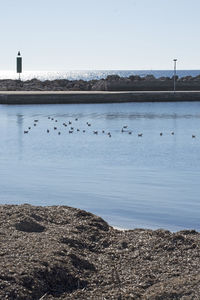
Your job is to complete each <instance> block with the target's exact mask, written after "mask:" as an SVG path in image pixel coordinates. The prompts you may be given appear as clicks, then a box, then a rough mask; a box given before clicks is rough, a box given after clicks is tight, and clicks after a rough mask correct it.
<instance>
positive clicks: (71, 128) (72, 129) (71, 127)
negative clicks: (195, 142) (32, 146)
mask: <svg viewBox="0 0 200 300" xmlns="http://www.w3.org/2000/svg"><path fill="white" fill-rule="evenodd" d="M48 119H49V120H51V121H53V122H55V123H57V122H58V120H57V119H55V118H53V117H48ZM78 120H79V119H78V118H75V122H77V121H78ZM38 122H39V120H38V119H35V120H34V122H33V126H34V127H35V126H37V123H38ZM62 125H63V126H64V127H67V128H68V132H69V134H72V133H74V132H75V131H77V132H80V131H82V132H83V133H85V132H86V130H85V129H83V130H81V129H80V128H75V126H74V125H73V122H72V120H70V121H67V122H64V123H62ZM86 125H87V126H88V127H91V125H92V124H91V123H89V122H86ZM30 130H31V126H29V127H28V129H27V130H24V134H27V133H29V131H30ZM53 130H54V131H57V132H58V135H61V131H59V130H58V127H57V126H55V125H54V126H53ZM46 132H47V133H50V129H46ZM100 132H101V133H103V134H107V135H108V137H110V138H111V137H112V135H111V133H110V132H109V131H108V132H106V131H105V130H101V131H98V130H93V134H95V135H97V134H99V133H100ZM124 132H125V133H128V134H132V130H129V129H128V126H127V125H124V126H123V127H122V128H121V133H124ZM137 135H138V137H142V136H143V133H138V134H137ZM162 135H163V132H160V136H162ZM171 135H174V131H171ZM192 138H196V135H194V134H192Z"/></svg>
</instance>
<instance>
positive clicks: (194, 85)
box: [0, 75, 200, 91]
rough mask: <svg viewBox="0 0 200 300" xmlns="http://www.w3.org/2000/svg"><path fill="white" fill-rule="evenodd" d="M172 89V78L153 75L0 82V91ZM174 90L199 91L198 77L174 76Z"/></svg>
mask: <svg viewBox="0 0 200 300" xmlns="http://www.w3.org/2000/svg"><path fill="white" fill-rule="evenodd" d="M173 88H174V78H173V77H171V78H170V77H160V78H155V77H154V76H153V75H147V76H145V77H140V76H133V75H132V76H129V77H120V76H118V75H109V76H107V78H105V79H99V80H90V81H84V80H67V79H57V80H45V81H40V80H38V79H32V80H27V81H20V80H11V79H4V80H0V91H170V90H173ZM176 89H177V90H180V91H183V90H184V91H187V90H189V91H191V90H200V75H199V76H196V77H192V76H186V77H181V78H178V76H176Z"/></svg>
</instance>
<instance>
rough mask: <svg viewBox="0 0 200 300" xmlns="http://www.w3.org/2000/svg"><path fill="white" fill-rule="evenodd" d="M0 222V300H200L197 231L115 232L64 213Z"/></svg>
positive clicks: (44, 211)
mask: <svg viewBox="0 0 200 300" xmlns="http://www.w3.org/2000/svg"><path fill="white" fill-rule="evenodd" d="M0 216H1V217H0V224H1V226H0V239H1V247H0V257H1V260H0V299H18V300H33V299H34V300H36V299H37V300H50V299H57V300H61V299H81V300H82V299H85V300H86V299H87V300H88V299H94V300H97V299H118V300H119V299H137V300H139V299H140V300H141V299H144V300H147V299H148V300H161V299H181V300H189V299H191V300H192V299H193V300H194V299H200V234H199V233H198V232H196V231H195V230H184V231H180V232H177V233H171V232H169V231H166V230H155V231H153V230H145V229H135V230H128V231H119V230H116V229H114V228H112V227H110V226H109V225H108V224H107V223H106V222H105V221H104V220H103V219H101V218H100V217H97V216H95V215H93V214H91V213H88V212H85V211H83V210H79V209H75V208H71V207H67V206H52V207H39V206H38V207H36V206H31V205H28V204H24V205H20V206H17V205H1V206H0Z"/></svg>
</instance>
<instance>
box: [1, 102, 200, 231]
mask: <svg viewBox="0 0 200 300" xmlns="http://www.w3.org/2000/svg"><path fill="white" fill-rule="evenodd" d="M49 116H50V117H52V118H54V120H51V119H48V117H49ZM75 118H78V121H75ZM35 119H37V120H39V121H38V122H37V126H33V124H34V120H35ZM55 119H57V122H55ZM68 121H72V124H71V125H69V124H68ZM64 122H66V123H67V124H68V126H67V127H64V126H63V123H64ZM87 122H89V123H91V126H88V125H87V124H86V123H87ZM125 125H126V126H128V128H127V129H125V130H127V131H129V130H130V131H132V134H128V132H124V133H121V128H122V127H123V126H125ZM29 126H30V127H31V130H29V133H28V134H24V130H27V129H28V127H29ZM54 127H57V130H54ZM70 127H74V132H73V133H72V134H69V128H70ZM47 129H49V130H50V132H49V133H47ZM77 129H80V131H77ZM83 130H85V133H84V132H83ZM94 130H98V135H95V134H94V133H93V131H94ZM102 130H104V131H105V133H102ZM58 131H60V132H61V134H60V135H58ZM172 131H174V135H172V134H171V132H172ZM107 132H110V133H111V137H109V136H108V135H107ZM160 132H162V133H163V135H162V136H160ZM138 133H143V136H142V137H138ZM193 134H195V135H196V138H192V135H193ZM0 166H1V168H0V202H1V203H2V204H4V203H8V204H11V203H12V204H20V203H30V204H34V205H69V206H74V207H78V208H82V209H85V210H88V211H90V212H93V213H95V214H98V215H100V216H101V217H103V218H104V219H105V220H107V221H108V222H109V223H110V224H111V225H113V226H117V227H122V228H134V227H146V228H166V229H170V230H174V231H176V230H180V229H183V228H188V229H189V228H194V229H196V230H200V222H199V212H200V199H199V194H200V193H199V192H200V176H199V175H200V103H198V102H196V103H195V102H192V103H189V102H184V103H127V104H94V105H91V104H83V105H82V104H79V105H36V106H32V105H30V106H0Z"/></svg>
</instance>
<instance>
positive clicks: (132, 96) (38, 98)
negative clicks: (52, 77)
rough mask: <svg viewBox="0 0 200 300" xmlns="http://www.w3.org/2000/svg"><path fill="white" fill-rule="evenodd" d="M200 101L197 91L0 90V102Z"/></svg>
mask: <svg viewBox="0 0 200 300" xmlns="http://www.w3.org/2000/svg"><path fill="white" fill-rule="evenodd" d="M178 101H179V102H180V101H183V102H184V101H200V90H198V91H176V92H173V91H0V104H4V105H24V104H87V103H88V104H92V103H125V102H178Z"/></svg>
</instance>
